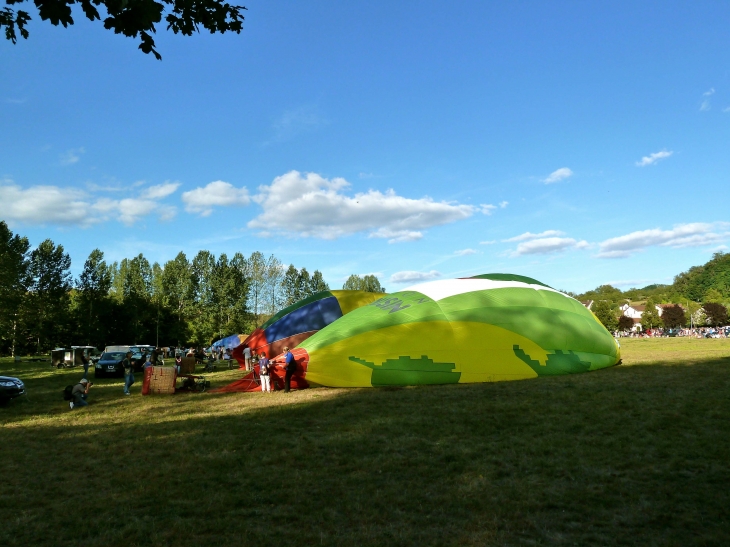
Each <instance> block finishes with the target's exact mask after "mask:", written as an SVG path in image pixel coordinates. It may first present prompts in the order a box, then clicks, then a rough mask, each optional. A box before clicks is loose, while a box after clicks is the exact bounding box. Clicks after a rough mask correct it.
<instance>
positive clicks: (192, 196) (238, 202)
mask: <svg viewBox="0 0 730 547" xmlns="http://www.w3.org/2000/svg"><path fill="white" fill-rule="evenodd" d="M182 200H183V202H184V203H185V210H186V211H188V212H190V213H199V214H200V216H204V217H207V216H208V215H209V214H211V213H212V212H213V207H235V206H245V205H248V204H249V203H251V198H250V197H249V195H248V190H247V189H246V187H245V186H244V187H242V188H236V187H235V186H233V185H232V184H230V183H228V182H223V181H222V180H216V181H213V182H210V183H208V184H207V185H206V186H204V187H202V188H200V187H198V188H196V189H195V190H190V191H188V192H183V194H182Z"/></svg>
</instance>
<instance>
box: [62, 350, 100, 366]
mask: <svg viewBox="0 0 730 547" xmlns="http://www.w3.org/2000/svg"><path fill="white" fill-rule="evenodd" d="M97 353H98V351H97V349H96V348H95V347H94V346H71V347H70V348H68V349H67V348H56V349H54V350H51V368H56V369H60V368H71V367H80V366H83V364H84V362H83V360H82V359H81V357H82V356H84V357H86V358H87V359H88V360H89V362H90V363H93V362H96V361H98V360H99V356H98V355H97Z"/></svg>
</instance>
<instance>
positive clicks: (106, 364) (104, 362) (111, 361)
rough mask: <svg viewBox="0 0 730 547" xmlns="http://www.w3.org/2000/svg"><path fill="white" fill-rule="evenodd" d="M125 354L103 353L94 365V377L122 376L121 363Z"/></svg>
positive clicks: (120, 352) (116, 352) (122, 352)
mask: <svg viewBox="0 0 730 547" xmlns="http://www.w3.org/2000/svg"><path fill="white" fill-rule="evenodd" d="M126 354H127V352H126V351H105V352H104V353H102V354H101V358H100V359H99V360H98V361H97V362H96V364H95V365H94V377H95V378H103V377H104V376H124V367H123V366H122V361H124V357H125V355H126Z"/></svg>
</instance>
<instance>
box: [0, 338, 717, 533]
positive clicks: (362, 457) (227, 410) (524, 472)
mask: <svg viewBox="0 0 730 547" xmlns="http://www.w3.org/2000/svg"><path fill="white" fill-rule="evenodd" d="M622 351H623V358H624V365H622V366H619V367H614V368H611V369H607V370H602V371H597V372H592V373H588V374H582V375H575V376H563V377H544V378H538V379H535V380H527V381H520V382H502V383H495V384H480V385H452V386H434V387H421V388H408V389H359V390H355V389H348V390H345V389H311V390H305V391H302V392H293V393H291V394H288V395H285V394H283V393H275V394H273V395H265V394H258V393H257V394H221V395H212V394H185V395H175V396H156V397H154V396H150V397H142V396H141V395H140V394H139V390H140V384H141V382H140V381H138V383H137V384H135V385H134V386H133V388H132V389H133V391H134V394H133V396H131V397H124V396H123V395H122V383H121V379H109V380H100V381H99V382H98V384H97V385H95V386H94V387H93V388H92V391H91V395H90V400H91V401H92V404H91V405H90V406H89V407H88V408H85V409H80V410H74V411H70V410H69V409H68V406H67V403H65V402H64V401H63V400H62V396H61V391H62V390H63V387H64V386H66V385H67V384H70V383H72V382H74V381H76V380H78V378H79V377H80V373H79V370H78V369H72V370H66V371H52V370H50V367H48V366H47V365H44V366H41V365H39V364H37V363H21V364H15V363H12V362H10V361H9V360H7V359H5V360H0V375H11V376H18V377H20V378H22V379H23V380H24V381H25V382H26V384H27V386H28V389H29V397H28V400H27V401H22V400H21V401H14V402H12V403H11V404H10V405H9V406H8V407H7V408H4V409H0V545H3V546H28V545H69V546H72V545H73V546H84V547H92V546H109V545H119V546H125V547H131V546H135V545H170V546H176V547H177V546H187V545H348V546H349V545H414V546H416V545H418V546H423V545H647V546H653V545H676V546H687V545H729V544H730V465H729V463H730V419H729V418H730V340H694V339H693V340H685V339H658V340H636V339H627V340H622ZM140 376H141V375H138V379H139V378H140ZM240 376H241V373H240V372H238V371H225V372H217V373H213V374H211V375H209V379H211V380H212V381H213V382H214V384H216V385H220V384H224V383H226V382H227V381H230V380H232V379H235V378H238V377H240Z"/></svg>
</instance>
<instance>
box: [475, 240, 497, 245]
mask: <svg viewBox="0 0 730 547" xmlns="http://www.w3.org/2000/svg"><path fill="white" fill-rule="evenodd" d="M495 243H497V240H496V239H492V240H490V241H480V242H479V245H494V244H495Z"/></svg>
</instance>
